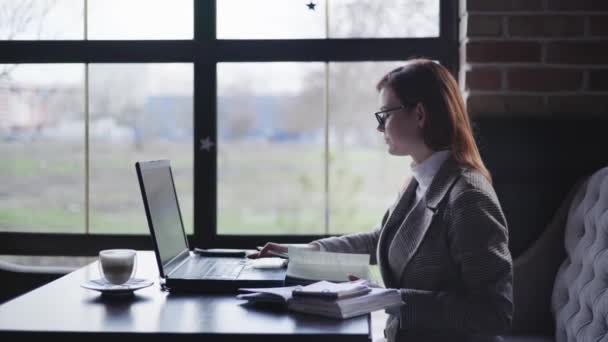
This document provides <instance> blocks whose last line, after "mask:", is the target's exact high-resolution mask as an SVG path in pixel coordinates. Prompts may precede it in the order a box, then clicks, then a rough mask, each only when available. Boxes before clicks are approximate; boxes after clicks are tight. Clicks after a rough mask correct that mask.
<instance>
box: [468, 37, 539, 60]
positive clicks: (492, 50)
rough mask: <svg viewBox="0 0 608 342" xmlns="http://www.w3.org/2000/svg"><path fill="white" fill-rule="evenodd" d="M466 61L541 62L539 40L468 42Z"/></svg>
mask: <svg viewBox="0 0 608 342" xmlns="http://www.w3.org/2000/svg"><path fill="white" fill-rule="evenodd" d="M466 58H467V59H466V62H469V63H474V62H482V63H483V62H486V63H494V62H540V44H539V43H537V42H513V41H481V42H468V43H467V45H466Z"/></svg>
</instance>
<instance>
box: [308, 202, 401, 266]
mask: <svg viewBox="0 0 608 342" xmlns="http://www.w3.org/2000/svg"><path fill="white" fill-rule="evenodd" d="M389 212H390V210H387V211H386V212H385V213H384V216H383V217H382V222H381V224H380V226H379V227H376V228H375V229H374V230H372V231H371V232H366V233H353V234H348V235H343V236H337V237H329V238H325V239H320V240H316V241H313V242H311V243H310V244H311V245H313V246H318V247H319V249H320V250H321V251H326V252H339V253H361V254H369V255H370V263H371V264H372V265H375V264H376V263H377V261H376V248H377V246H378V238H379V237H380V231H381V230H382V227H383V226H384V224H385V223H386V219H387V218H388V215H389Z"/></svg>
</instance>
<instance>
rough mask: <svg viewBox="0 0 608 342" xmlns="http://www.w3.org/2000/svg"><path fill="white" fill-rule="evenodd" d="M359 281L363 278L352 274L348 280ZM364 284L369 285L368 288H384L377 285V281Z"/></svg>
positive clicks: (367, 281)
mask: <svg viewBox="0 0 608 342" xmlns="http://www.w3.org/2000/svg"><path fill="white" fill-rule="evenodd" d="M359 279H361V278H359V277H357V276H355V275H352V274H349V275H348V280H350V281H357V280H359ZM364 284H365V285H367V286H369V287H377V288H381V287H382V286H380V285H378V283H376V282H375V281H371V280H365V281H364Z"/></svg>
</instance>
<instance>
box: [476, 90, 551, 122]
mask: <svg viewBox="0 0 608 342" xmlns="http://www.w3.org/2000/svg"><path fill="white" fill-rule="evenodd" d="M467 111H468V112H469V114H470V115H471V116H473V117H475V116H479V115H483V114H522V113H542V112H543V111H544V102H543V97H542V96H537V95H481V94H471V95H469V96H468V97H467Z"/></svg>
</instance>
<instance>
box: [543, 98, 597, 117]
mask: <svg viewBox="0 0 608 342" xmlns="http://www.w3.org/2000/svg"><path fill="white" fill-rule="evenodd" d="M547 110H548V111H549V112H550V113H556V114H557V113H568V114H575V115H583V114H597V115H606V113H608V97H607V96H605V95H562V96H549V98H548V102H547Z"/></svg>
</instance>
